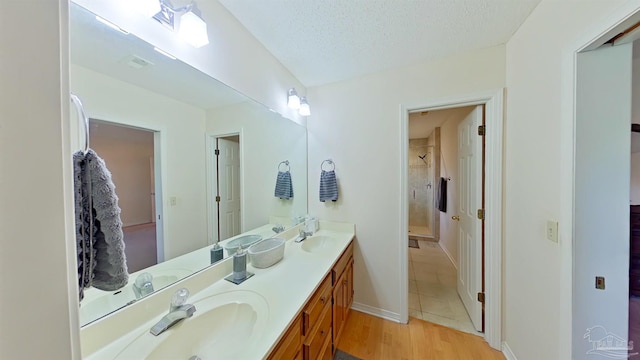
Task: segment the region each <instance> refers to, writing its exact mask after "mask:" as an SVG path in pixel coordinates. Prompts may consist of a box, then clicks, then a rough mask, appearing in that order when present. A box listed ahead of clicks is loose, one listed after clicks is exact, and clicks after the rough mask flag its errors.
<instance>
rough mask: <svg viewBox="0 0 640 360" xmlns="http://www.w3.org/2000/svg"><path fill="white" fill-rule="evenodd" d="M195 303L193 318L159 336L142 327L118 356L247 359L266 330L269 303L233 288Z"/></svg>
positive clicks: (125, 357) (257, 296) (137, 357)
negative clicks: (139, 332)
mask: <svg viewBox="0 0 640 360" xmlns="http://www.w3.org/2000/svg"><path fill="white" fill-rule="evenodd" d="M193 304H194V305H195V307H196V312H195V314H194V315H193V316H192V317H191V318H188V319H185V320H182V321H181V322H180V323H178V324H176V325H174V326H173V327H171V328H170V329H168V330H166V331H165V332H163V333H162V334H160V335H158V336H153V335H151V334H150V333H149V329H144V330H142V331H141V334H140V335H139V336H138V337H137V338H136V339H135V340H134V341H132V342H131V343H130V344H129V345H128V346H127V347H126V348H125V349H124V350H123V351H121V352H120V354H118V356H117V357H116V359H121V360H122V359H149V360H152V359H171V360H173V359H185V360H187V359H189V358H190V357H192V356H198V357H200V358H202V359H246V358H247V356H246V353H247V352H248V351H250V349H251V348H252V347H253V346H254V345H255V343H256V342H257V341H258V340H260V336H261V333H262V332H263V331H265V330H266V324H267V320H268V318H269V306H268V304H267V301H266V300H265V299H264V298H263V297H262V296H261V295H259V294H257V293H255V292H253V291H245V290H239V291H230V292H226V293H221V294H217V295H212V296H209V297H206V298H204V299H201V300H199V301H196V302H193ZM163 316H164V314H163ZM157 320H160V317H159V318H158V319H157Z"/></svg>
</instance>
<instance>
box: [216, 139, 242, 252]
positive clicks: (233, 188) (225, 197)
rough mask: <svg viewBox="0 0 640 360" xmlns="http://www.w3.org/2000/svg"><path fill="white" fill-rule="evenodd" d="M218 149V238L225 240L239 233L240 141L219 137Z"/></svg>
mask: <svg viewBox="0 0 640 360" xmlns="http://www.w3.org/2000/svg"><path fill="white" fill-rule="evenodd" d="M218 150H219V151H220V155H219V156H218V181H219V184H218V190H219V193H218V195H219V196H220V204H219V205H220V206H219V210H218V214H219V219H220V221H219V226H220V240H225V239H228V238H230V237H232V236H235V235H238V234H240V143H239V141H237V138H219V139H218Z"/></svg>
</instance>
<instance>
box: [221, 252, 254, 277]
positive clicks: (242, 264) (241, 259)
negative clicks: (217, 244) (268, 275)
mask: <svg viewBox="0 0 640 360" xmlns="http://www.w3.org/2000/svg"><path fill="white" fill-rule="evenodd" d="M252 276H253V273H250V272H248V271H247V251H245V250H244V249H243V248H242V246H240V247H238V251H236V253H235V254H233V273H231V275H229V276H227V277H226V278H225V280H228V281H231V282H232V283H234V284H237V285H239V284H241V283H242V282H243V281H245V280H247V279H248V278H250V277H252Z"/></svg>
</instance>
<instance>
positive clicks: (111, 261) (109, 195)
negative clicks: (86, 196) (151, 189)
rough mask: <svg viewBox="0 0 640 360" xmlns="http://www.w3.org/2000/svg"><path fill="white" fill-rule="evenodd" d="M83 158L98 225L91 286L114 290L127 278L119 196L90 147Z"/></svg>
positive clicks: (108, 173)
mask: <svg viewBox="0 0 640 360" xmlns="http://www.w3.org/2000/svg"><path fill="white" fill-rule="evenodd" d="M86 158H87V168H88V170H89V178H90V179H91V200H92V206H93V211H94V212H95V222H94V224H95V225H96V228H97V229H98V232H97V234H96V239H95V243H94V248H95V250H96V253H95V267H94V269H93V286H94V287H95V288H98V289H100V290H106V291H113V290H117V289H120V288H121V287H123V286H125V285H126V284H127V282H128V281H129V273H128V271H127V261H126V258H125V254H124V240H123V238H124V236H123V234H122V220H121V219H120V207H119V206H118V196H117V195H116V191H115V190H116V187H115V185H114V184H113V181H112V180H111V172H110V171H109V170H108V169H107V166H106V165H105V163H104V160H102V159H101V158H100V157H99V156H98V155H97V154H96V153H95V152H94V151H93V150H89V152H87V155H86Z"/></svg>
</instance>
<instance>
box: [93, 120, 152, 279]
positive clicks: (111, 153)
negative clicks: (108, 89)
mask: <svg viewBox="0 0 640 360" xmlns="http://www.w3.org/2000/svg"><path fill="white" fill-rule="evenodd" d="M89 136H90V142H91V147H92V148H93V149H94V150H95V151H96V153H97V154H98V155H99V156H100V157H102V158H103V159H104V161H105V163H106V165H107V168H108V169H109V171H111V175H112V178H113V182H114V184H115V186H116V194H117V195H118V205H119V206H120V209H121V214H120V217H121V220H122V232H123V235H124V243H125V255H126V257H127V268H128V270H129V272H130V273H133V272H136V271H139V270H141V269H145V268H147V267H149V266H152V265H156V264H157V263H158V262H159V261H162V259H159V258H158V254H159V251H158V250H159V249H162V246H161V244H160V246H159V244H158V241H159V240H160V239H162V234H161V232H162V228H161V226H158V218H159V214H160V213H161V209H158V205H160V204H159V203H158V202H157V200H156V194H159V193H161V192H162V191H161V189H160V188H159V187H158V185H160V183H161V182H160V181H159V180H160V173H159V170H160V169H159V167H157V166H156V160H157V156H156V147H157V145H158V144H156V143H155V138H156V133H155V131H152V130H147V129H141V128H136V127H131V126H126V125H120V124H116V123H113V122H108V121H103V120H96V119H90V121H89Z"/></svg>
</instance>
